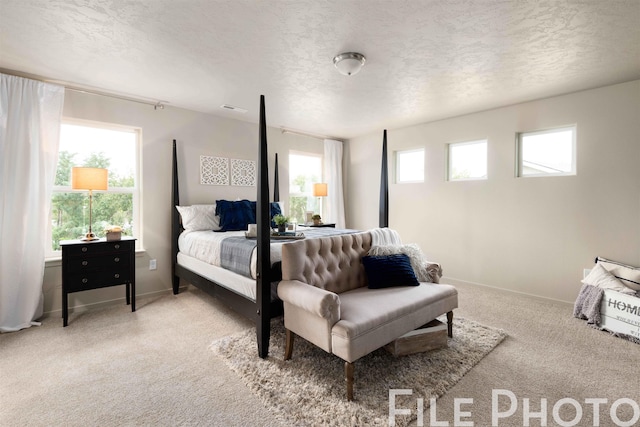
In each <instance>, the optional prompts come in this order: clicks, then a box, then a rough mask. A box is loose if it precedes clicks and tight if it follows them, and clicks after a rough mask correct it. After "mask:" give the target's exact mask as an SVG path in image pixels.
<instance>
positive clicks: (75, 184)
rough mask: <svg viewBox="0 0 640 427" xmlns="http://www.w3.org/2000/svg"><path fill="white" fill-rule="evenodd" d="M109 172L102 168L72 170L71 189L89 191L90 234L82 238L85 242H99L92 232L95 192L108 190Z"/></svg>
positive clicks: (77, 168)
mask: <svg viewBox="0 0 640 427" xmlns="http://www.w3.org/2000/svg"><path fill="white" fill-rule="evenodd" d="M107 175H108V171H107V170H106V169H101V168H79V167H76V168H72V169H71V188H72V189H74V190H89V232H88V233H87V234H86V235H85V236H84V237H83V238H82V240H84V241H91V240H98V238H97V237H96V235H95V234H93V232H92V231H91V225H92V224H91V223H92V222H93V221H92V215H91V211H92V208H93V206H92V202H93V190H106V189H107V185H108V181H107Z"/></svg>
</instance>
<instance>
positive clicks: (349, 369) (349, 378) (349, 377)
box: [344, 362, 353, 402]
mask: <svg viewBox="0 0 640 427" xmlns="http://www.w3.org/2000/svg"><path fill="white" fill-rule="evenodd" d="M344 377H345V381H346V382H347V400H348V401H349V402H351V401H352V400H353V363H350V362H344Z"/></svg>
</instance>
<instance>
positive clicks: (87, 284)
mask: <svg viewBox="0 0 640 427" xmlns="http://www.w3.org/2000/svg"><path fill="white" fill-rule="evenodd" d="M130 280H131V272H130V269H129V267H126V268H122V269H118V268H114V269H109V270H103V271H92V272H87V273H86V274H85V273H82V272H81V273H75V274H71V275H70V276H69V279H68V280H67V282H66V284H65V285H66V286H67V289H68V292H77V291H84V290H88V289H96V288H101V287H103V286H113V285H116V284H125V283H127V282H129V281H130Z"/></svg>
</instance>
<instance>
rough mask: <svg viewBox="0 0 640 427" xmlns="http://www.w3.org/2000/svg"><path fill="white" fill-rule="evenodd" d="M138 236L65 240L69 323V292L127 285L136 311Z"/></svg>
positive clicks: (64, 298)
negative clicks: (107, 239)
mask: <svg viewBox="0 0 640 427" xmlns="http://www.w3.org/2000/svg"><path fill="white" fill-rule="evenodd" d="M135 245H136V239H134V238H132V237H123V238H122V240H114V241H110V242H107V241H106V240H105V239H100V240H94V241H91V242H85V241H82V240H63V241H61V242H60V246H61V247H62V319H63V326H67V321H68V309H69V302H68V300H67V296H68V294H70V293H72V292H80V291H87V290H90V289H98V288H106V287H109V286H117V285H126V297H127V304H131V311H136V262H135V252H136V251H135Z"/></svg>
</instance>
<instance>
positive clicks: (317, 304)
mask: <svg viewBox="0 0 640 427" xmlns="http://www.w3.org/2000/svg"><path fill="white" fill-rule="evenodd" d="M370 248H371V233H370V232H363V233H356V234H346V235H339V236H330V237H323V238H319V239H305V240H299V241H296V242H291V243H288V244H286V245H283V247H282V281H281V282H280V284H279V285H278V296H279V297H280V299H282V301H283V302H284V324H285V328H286V330H287V334H286V336H287V338H286V340H287V342H286V350H285V359H290V358H291V355H292V351H293V337H294V335H293V334H296V335H299V336H300V337H302V338H304V339H306V340H308V341H310V342H311V343H313V344H315V345H317V346H318V347H320V348H322V349H323V350H325V351H327V352H329V353H333V354H335V355H336V356H338V357H340V358H341V359H343V360H344V361H345V376H346V381H347V399H348V400H352V399H353V372H354V367H353V362H355V361H356V360H358V359H359V358H361V357H362V356H365V355H366V354H368V353H370V352H372V351H373V350H376V349H378V348H380V347H383V346H384V345H386V344H388V343H390V342H391V341H393V340H395V339H396V338H398V337H400V336H402V335H403V334H405V333H407V332H409V331H412V330H414V329H416V328H418V327H420V326H422V325H425V324H426V323H428V322H430V321H431V320H433V319H435V318H436V317H438V316H440V315H442V314H445V313H447V321H448V332H449V336H451V335H452V321H453V309H455V308H457V307H458V293H457V291H456V289H455V288H454V287H453V286H451V285H443V284H434V283H420V284H419V285H418V286H397V287H396V286H394V287H388V288H382V289H369V288H368V287H367V284H368V283H367V277H366V274H365V270H364V267H363V264H362V262H361V259H362V257H363V256H364V255H366V254H367V253H368V251H369V249H370Z"/></svg>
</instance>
